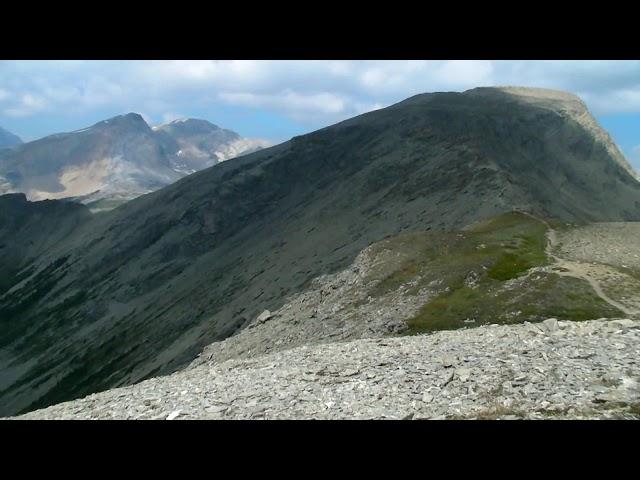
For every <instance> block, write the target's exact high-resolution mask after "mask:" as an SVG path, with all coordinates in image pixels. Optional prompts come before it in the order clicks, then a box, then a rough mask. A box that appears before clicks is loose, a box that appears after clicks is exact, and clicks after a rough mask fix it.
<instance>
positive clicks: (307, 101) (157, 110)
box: [0, 60, 640, 127]
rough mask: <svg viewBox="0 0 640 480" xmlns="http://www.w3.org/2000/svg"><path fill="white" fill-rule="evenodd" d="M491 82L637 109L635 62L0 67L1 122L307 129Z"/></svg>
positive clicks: (639, 80)
mask: <svg viewBox="0 0 640 480" xmlns="http://www.w3.org/2000/svg"><path fill="white" fill-rule="evenodd" d="M489 85H522V86H539V87H547V88H558V89H562V90H568V91H571V92H574V93H578V94H579V95H581V96H582V97H583V99H584V100H585V101H586V102H587V104H588V105H589V107H590V108H591V110H592V111H593V112H594V113H596V114H598V113H616V112H640V62H639V61H489V60H487V61H475V60H473V61H471V60H469V61H468V60H451V61H440V60H438V61H425V60H415V61H372V60H366V61H344V60H335V61H319V60H304V61H280V60H274V61H267V60H237V61H227V60H225V61H192V60H188V61H106V62H105V61H64V62H58V61H46V62H37V61H30V62H12V61H5V62H0V101H1V102H2V111H3V112H4V114H5V115H9V116H30V115H35V114H40V113H42V112H64V113H65V114H73V113H76V112H86V111H91V110H92V109H96V108H101V107H109V108H110V109H112V110H117V109H121V111H122V112H125V111H129V110H131V109H133V110H135V111H144V112H146V114H147V115H148V117H149V118H157V119H163V121H166V120H167V119H168V118H170V117H172V114H171V113H168V112H181V111H191V110H193V109H194V108H206V106H207V105H214V104H216V103H220V102H223V103H224V104H226V105H231V106H239V107H244V108H255V109H267V110H272V111H275V112H279V113H281V114H283V115H286V116H288V117H289V118H291V119H293V120H295V121H301V122H304V123H305V124H307V125H309V126H314V127H315V126H322V125H326V124H328V123H330V122H334V121H338V120H341V119H344V118H347V117H349V116H351V115H354V114H358V113H362V112H364V111H367V109H373V108H379V107H380V106H383V105H384V106H386V105H390V104H392V103H395V102H398V101H400V100H403V99H404V98H407V97H409V96H412V95H415V94H417V93H422V92H431V91H447V90H448V91H461V90H466V89H469V88H473V87H476V86H489ZM172 119H173V118H172Z"/></svg>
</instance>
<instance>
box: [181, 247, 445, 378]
mask: <svg viewBox="0 0 640 480" xmlns="http://www.w3.org/2000/svg"><path fill="white" fill-rule="evenodd" d="M373 251H374V249H373V248H372V247H369V248H366V249H365V250H363V251H362V252H361V253H360V254H359V255H358V256H357V257H356V259H355V261H354V262H353V264H352V265H351V266H349V268H347V269H345V270H343V271H341V272H340V273H338V274H336V275H323V276H321V277H318V278H316V279H315V280H314V281H313V282H312V284H311V286H310V287H309V288H308V289H307V290H305V291H304V292H303V293H301V294H299V295H296V296H294V297H293V298H292V299H291V300H290V301H289V302H287V303H286V304H285V305H284V306H283V307H282V308H280V309H278V310H277V311H275V312H269V311H265V312H263V314H262V315H259V316H258V317H257V318H256V319H255V320H254V321H252V322H251V324H249V325H248V327H247V328H245V329H243V330H241V331H240V332H239V333H238V334H236V335H234V336H232V337H229V338H227V339H226V340H224V341H221V342H215V343H212V344H210V345H208V346H207V347H206V348H205V349H204V351H203V352H202V353H201V354H200V355H199V356H198V358H196V359H195V360H194V361H193V362H192V366H196V365H200V364H202V363H205V362H208V363H211V362H216V363H219V362H222V361H225V360H228V359H231V358H248V357H251V356H256V355H259V354H264V353H270V352H275V351H281V350H284V349H288V348H293V347H297V346H302V345H314V344H318V343H327V342H335V341H344V340H355V339H359V338H377V337H382V336H387V335H390V334H395V333H400V332H402V331H404V330H406V329H407V324H406V322H405V321H406V320H407V319H408V318H410V317H412V316H413V315H415V314H416V312H417V311H418V310H419V309H420V307H421V306H422V305H424V304H425V303H427V302H428V301H429V300H430V298H431V297H432V296H433V295H434V291H433V290H430V289H428V288H423V289H421V290H420V291H419V292H418V293H417V294H412V295H408V294H407V290H409V289H410V288H411V286H412V284H411V283H409V284H406V285H403V286H401V287H400V288H398V289H395V290H393V291H391V292H389V293H388V294H386V295H382V296H379V297H375V298H373V297H371V296H368V293H367V292H368V291H369V290H370V288H371V287H372V286H373V285H375V284H376V283H377V282H379V281H380V280H381V279H382V278H383V275H376V267H377V266H378V265H381V264H383V265H385V266H386V268H388V265H390V264H393V263H395V262H398V261H400V260H401V258H402V256H403V254H402V253H399V252H395V251H389V250H386V251H382V252H377V253H375V254H374V253H373ZM390 257H393V258H390ZM386 268H385V270H386ZM376 277H377V278H376ZM434 287H435V285H434Z"/></svg>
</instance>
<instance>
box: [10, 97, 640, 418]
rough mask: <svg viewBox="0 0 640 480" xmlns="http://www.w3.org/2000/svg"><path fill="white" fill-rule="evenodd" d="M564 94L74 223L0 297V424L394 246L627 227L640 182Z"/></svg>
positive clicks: (493, 108)
mask: <svg viewBox="0 0 640 480" xmlns="http://www.w3.org/2000/svg"><path fill="white" fill-rule="evenodd" d="M558 95H559V94H556V93H549V92H546V91H545V92H540V91H530V90H525V91H522V90H519V91H510V90H509V89H477V90H471V91H469V92H465V93H438V94H425V95H418V96H415V97H412V98H410V99H407V100H405V101H404V102H401V103H399V104H396V105H393V106H391V107H389V108H386V109H382V110H378V111H375V112H371V113H368V114H365V115H361V116H359V117H355V118H353V119H350V120H347V121H345V122H342V123H339V124H337V125H334V126H331V127H328V128H324V129H322V130H319V131H316V132H313V133H311V134H309V135H304V136H300V137H296V138H293V139H292V140H291V141H289V142H286V143H284V144H281V145H278V146H275V147H272V148H268V149H264V150H261V151H258V152H256V153H252V154H248V155H246V156H243V157H240V158H236V159H233V160H230V161H227V162H224V163H222V164H220V165H217V166H216V167H215V168H210V169H207V170H203V171H201V172H197V173H195V174H193V175H190V176H188V177H186V178H184V179H182V180H180V181H178V182H176V183H174V184H172V185H170V186H168V187H166V188H163V189H161V190H159V191H156V192H153V193H151V194H148V195H145V196H143V197H140V198H137V199H135V200H133V201H131V202H129V203H127V204H126V205H124V206H122V207H121V208H118V209H117V210H114V211H112V212H107V213H104V214H101V215H98V216H96V217H95V218H92V219H91V220H89V221H87V222H84V223H83V224H82V225H80V226H79V227H78V228H76V229H75V230H74V231H73V233H71V234H70V235H68V236H67V237H66V238H65V239H64V241H60V242H58V243H57V244H56V245H55V246H52V247H51V248H49V249H48V250H47V252H46V253H43V254H42V255H40V256H38V257H37V258H35V259H33V260H32V261H30V263H29V265H28V266H26V267H28V268H30V270H27V272H29V273H28V274H27V276H26V277H25V278H24V279H23V280H22V283H19V284H16V285H14V286H13V288H11V290H9V291H6V292H5V293H4V294H2V295H1V296H0V318H2V321H3V328H5V329H6V326H8V325H10V326H11V329H12V330H11V331H12V332H15V333H14V334H13V336H11V337H7V336H5V337H3V340H2V343H1V344H0V348H2V356H1V358H0V371H2V372H3V376H2V380H1V381H0V391H1V393H0V413H3V414H11V413H15V412H17V411H21V410H24V409H33V408H36V407H40V406H44V405H48V404H51V403H55V402H59V401H63V400H67V399H70V398H74V397H77V396H80V395H83V394H87V393H90V392H94V391H97V390H101V389H105V388H109V387H113V386H117V385H124V384H129V383H132V382H136V381H139V380H140V379H142V378H146V377H148V376H151V375H156V374H163V373H168V372H171V371H174V370H175V369H177V368H179V367H180V366H181V365H184V364H186V363H188V362H189V361H191V360H192V359H193V358H194V357H195V356H196V355H197V353H198V352H199V351H200V350H201V348H202V347H203V346H204V345H206V344H209V343H211V342H212V341H215V340H219V339H223V338H226V337H228V336H230V335H231V334H232V333H234V332H236V331H238V330H239V329H241V328H243V327H244V326H245V325H247V323H248V322H249V321H250V320H251V319H253V318H255V316H256V315H257V314H258V313H260V312H261V311H263V310H265V309H270V310H276V309H277V308H278V307H279V306H281V305H282V304H283V303H284V302H285V299H286V298H287V296H288V295H290V294H293V293H297V292H300V291H302V290H303V289H304V288H305V287H306V286H308V285H309V282H310V281H311V280H312V279H313V278H315V277H317V276H318V275H320V274H324V273H330V272H335V271H337V270H339V269H341V268H344V267H345V266H346V265H348V264H349V263H351V261H352V260H353V259H354V257H355V256H356V255H357V253H358V252H360V251H361V250H362V249H364V248H365V247H367V246H368V245H370V244H371V243H373V242H375V241H378V240H381V239H383V238H385V237H387V236H390V235H396V234H398V233H400V232H410V231H422V230H445V229H453V228H458V227H462V226H464V225H467V224H469V223H471V222H473V221H475V220H478V219H482V218H487V217H491V216H494V215H497V214H500V213H502V212H507V211H511V210H513V209H519V210H526V211H529V212H531V213H534V214H537V215H540V216H544V217H556V218H560V219H563V220H569V221H573V222H589V221H601V220H608V221H624V220H639V219H640V184H639V183H638V182H637V180H636V179H635V178H634V177H633V176H632V175H631V173H630V172H629V171H628V169H627V168H626V167H625V165H623V164H622V163H621V162H620V161H619V159H618V158H617V157H616V156H615V155H612V153H611V150H610V148H608V146H607V144H606V142H604V143H603V141H602V139H601V138H599V137H598V135H596V134H594V131H593V129H592V128H590V127H589V121H591V120H589V121H586V120H585V118H586V117H584V115H585V113H584V110H581V109H580V108H581V107H580V102H579V100H577V99H576V97H573V96H566V95H564V94H563V95H562V96H561V98H557V96H558ZM587 115H588V114H587ZM34 292H35V293H34ZM15 312H19V314H17V313H15Z"/></svg>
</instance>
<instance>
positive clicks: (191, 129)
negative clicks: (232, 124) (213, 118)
mask: <svg viewBox="0 0 640 480" xmlns="http://www.w3.org/2000/svg"><path fill="white" fill-rule="evenodd" d="M153 130H154V131H158V130H160V131H171V132H179V133H181V134H190V135H196V134H207V133H210V132H214V131H217V130H224V129H222V128H220V127H219V126H217V125H214V124H213V123H211V122H210V121H208V120H203V119H199V118H178V119H176V120H172V121H171V122H169V123H164V124H162V125H157V126H155V127H153ZM228 131H229V132H230V130H228ZM233 133H234V134H235V132H233Z"/></svg>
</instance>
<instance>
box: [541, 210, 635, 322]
mask: <svg viewBox="0 0 640 480" xmlns="http://www.w3.org/2000/svg"><path fill="white" fill-rule="evenodd" d="M551 244H552V247H553V253H554V257H553V258H554V259H555V260H556V263H557V266H558V267H560V268H561V269H562V268H564V269H565V270H566V272H565V273H569V274H570V273H571V272H573V273H577V274H578V276H579V277H581V278H585V279H587V280H588V281H589V283H591V285H592V287H594V290H596V292H598V293H599V294H601V293H602V294H603V295H601V296H604V297H606V298H607V299H608V301H609V303H612V304H613V305H614V306H616V307H618V308H620V310H622V311H623V312H624V313H625V314H626V315H629V316H633V317H640V222H626V223H622V222H617V223H594V224H590V225H585V226H581V227H576V228H571V229H563V230H561V231H559V232H557V239H555V240H553V241H552V242H551Z"/></svg>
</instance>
